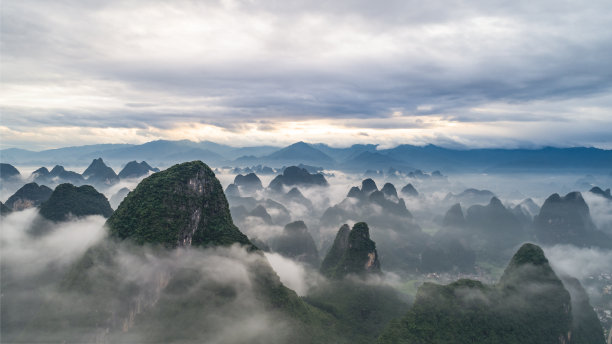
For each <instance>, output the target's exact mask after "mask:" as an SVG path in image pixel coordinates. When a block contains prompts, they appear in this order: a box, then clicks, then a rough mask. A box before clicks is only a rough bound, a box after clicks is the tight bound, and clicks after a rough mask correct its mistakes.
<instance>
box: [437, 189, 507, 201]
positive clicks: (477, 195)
mask: <svg viewBox="0 0 612 344" xmlns="http://www.w3.org/2000/svg"><path fill="white" fill-rule="evenodd" d="M492 197H495V194H494V193H493V192H491V191H489V190H478V189H472V188H470V189H466V190H464V191H462V192H461V193H459V194H456V195H455V194H452V193H449V194H448V195H446V197H445V198H444V202H449V203H451V202H452V203H462V204H464V205H472V204H485V203H488V202H489V200H490V199H491V198H492Z"/></svg>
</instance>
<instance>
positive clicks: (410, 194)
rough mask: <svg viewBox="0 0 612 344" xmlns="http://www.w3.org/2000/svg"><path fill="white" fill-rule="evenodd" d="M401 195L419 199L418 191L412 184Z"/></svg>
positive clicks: (403, 189) (405, 187)
mask: <svg viewBox="0 0 612 344" xmlns="http://www.w3.org/2000/svg"><path fill="white" fill-rule="evenodd" d="M401 193H402V194H403V195H404V196H408V197H417V196H418V195H419V192H418V191H417V189H415V187H414V186H413V185H412V184H410V183H408V184H407V185H406V186H404V187H403V188H402V190H401Z"/></svg>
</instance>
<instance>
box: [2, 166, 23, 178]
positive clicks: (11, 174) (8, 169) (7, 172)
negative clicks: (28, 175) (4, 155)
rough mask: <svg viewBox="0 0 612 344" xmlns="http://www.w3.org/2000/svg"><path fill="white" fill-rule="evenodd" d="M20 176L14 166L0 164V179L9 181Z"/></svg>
mask: <svg viewBox="0 0 612 344" xmlns="http://www.w3.org/2000/svg"><path fill="white" fill-rule="evenodd" d="M20 175H21V174H20V173H19V171H18V170H17V169H16V168H15V166H13V165H11V164H5V163H0V179H5V180H8V179H11V178H19V176H20Z"/></svg>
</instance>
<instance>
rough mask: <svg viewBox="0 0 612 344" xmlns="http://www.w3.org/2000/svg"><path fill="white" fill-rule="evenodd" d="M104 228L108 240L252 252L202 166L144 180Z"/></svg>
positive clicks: (208, 171) (216, 183)
mask: <svg viewBox="0 0 612 344" xmlns="http://www.w3.org/2000/svg"><path fill="white" fill-rule="evenodd" d="M135 214H138V216H135ZM107 224H108V227H109V229H110V233H111V235H112V236H115V237H118V238H120V239H131V240H132V241H134V242H136V243H139V244H144V243H152V244H162V245H164V246H166V247H179V246H192V245H194V246H209V245H211V246H212V245H231V244H233V243H240V244H243V245H249V246H251V243H250V241H249V239H248V238H247V237H246V236H245V235H244V234H242V233H241V232H240V231H239V230H238V228H237V227H236V226H235V225H234V224H233V222H232V217H231V215H230V212H229V206H228V203H227V199H226V198H225V195H224V194H223V189H222V187H221V183H219V181H218V180H217V178H216V177H215V174H214V173H213V171H212V170H211V169H210V168H209V167H208V166H207V165H206V164H204V163H203V162H201V161H192V162H188V163H183V164H179V165H175V166H172V167H170V168H169V169H167V170H164V171H162V172H158V173H155V174H153V175H151V176H149V177H147V178H145V179H143V180H142V181H141V182H140V184H138V186H137V187H136V189H134V191H132V192H131V193H130V194H129V195H128V196H127V197H126V198H125V199H124V200H123V202H122V203H121V205H120V206H119V208H117V211H116V212H115V213H114V214H113V216H111V217H110V218H109V219H108V222H107Z"/></svg>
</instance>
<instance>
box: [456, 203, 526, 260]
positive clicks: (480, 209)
mask: <svg viewBox="0 0 612 344" xmlns="http://www.w3.org/2000/svg"><path fill="white" fill-rule="evenodd" d="M465 220H466V222H467V228H468V229H469V230H470V232H471V233H472V234H473V235H475V236H478V237H480V238H481V239H482V240H485V241H487V242H488V244H489V245H490V246H491V245H492V246H491V247H495V249H500V248H508V247H512V246H513V245H518V244H520V243H521V242H523V241H524V240H525V239H526V233H525V231H524V230H523V226H522V224H521V223H520V221H519V220H518V219H517V218H516V217H515V216H514V214H512V212H511V211H510V210H508V209H507V208H506V207H505V206H504V205H503V204H502V202H501V201H500V200H499V199H498V198H497V197H492V198H491V200H490V201H489V204H487V205H486V206H482V205H473V206H471V207H469V208H468V210H467V214H466V217H465Z"/></svg>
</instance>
